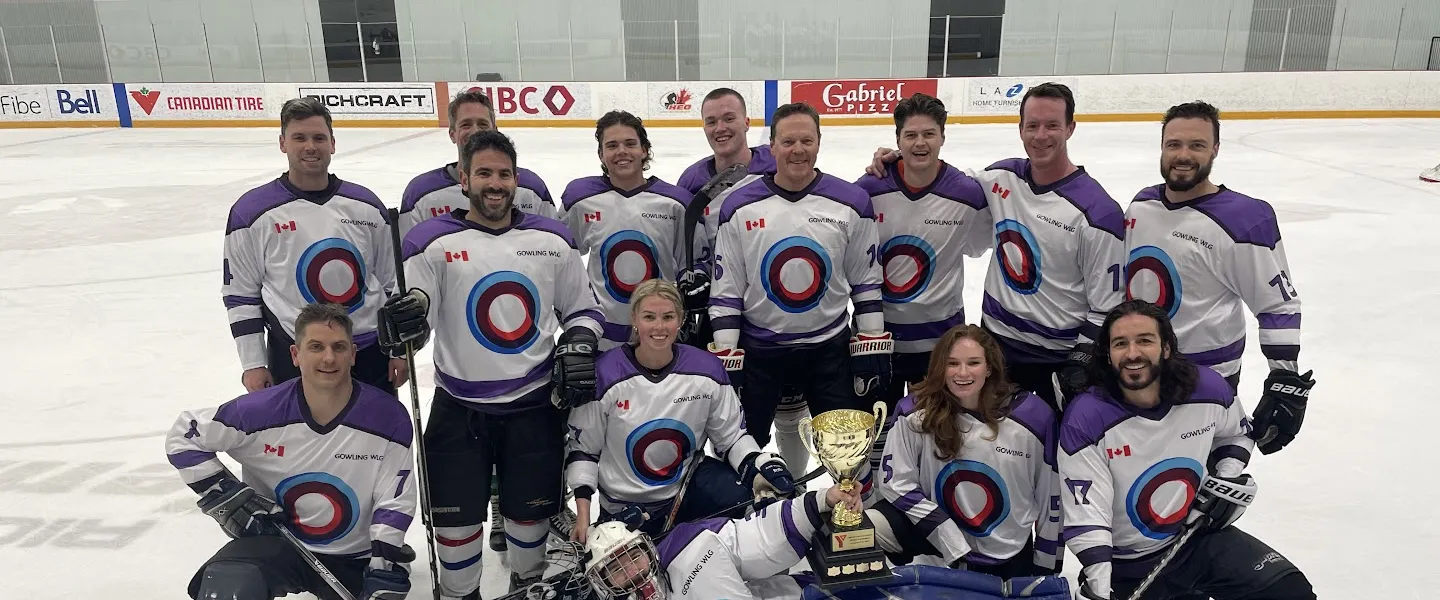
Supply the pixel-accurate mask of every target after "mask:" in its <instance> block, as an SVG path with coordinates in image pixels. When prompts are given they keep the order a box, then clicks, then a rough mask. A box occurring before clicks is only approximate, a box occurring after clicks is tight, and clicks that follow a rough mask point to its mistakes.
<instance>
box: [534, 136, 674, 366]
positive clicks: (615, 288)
mask: <svg viewBox="0 0 1440 600" xmlns="http://www.w3.org/2000/svg"><path fill="white" fill-rule="evenodd" d="M595 143H596V146H597V148H596V152H595V153H596V154H597V155H598V156H599V158H600V170H601V174H600V175H592V176H589V177H581V178H579V179H576V180H574V181H571V182H570V184H569V185H567V186H565V191H564V192H562V193H561V194H560V203H561V205H562V207H561V215H562V216H561V220H562V221H564V222H565V225H566V226H567V227H569V228H570V231H571V232H573V233H574V234H575V242H576V243H577V244H578V247H579V248H580V253H581V254H587V255H589V259H588V262H587V265H586V268H587V272H588V273H589V276H590V285H591V286H593V288H594V289H595V293H596V296H597V298H598V299H599V301H600V311H601V313H602V314H604V316H605V319H604V320H603V321H602V322H601V325H602V326H603V327H604V335H603V336H602V338H601V341H600V348H601V349H602V350H609V349H610V348H614V347H616V346H619V345H621V344H624V343H625V342H626V341H627V340H629V339H630V295H631V293H633V292H634V291H635V287H636V286H638V285H640V283H641V282H643V281H645V280H647V279H666V280H672V281H673V280H674V278H675V277H676V276H677V275H678V274H679V273H680V272H681V271H682V270H684V269H687V268H689V267H690V265H686V264H683V263H684V262H685V260H686V253H685V250H684V248H683V246H684V243H685V236H684V235H682V233H681V223H683V222H684V220H685V207H686V206H687V205H689V204H690V192H687V191H685V190H683V189H680V188H678V187H676V186H674V185H671V184H669V183H667V182H665V181H664V180H662V179H660V178H659V177H654V176H650V177H647V176H646V175H645V171H647V170H649V169H650V160H651V158H652V157H653V154H652V151H651V146H650V134H649V133H648V132H646V131H645V123H644V122H643V121H641V119H640V118H639V117H636V116H635V115H633V114H630V113H628V112H625V111H623V110H612V111H610V112H608V113H606V114H605V115H603V116H601V117H600V118H599V119H598V120H596V121H595ZM697 262H698V261H697Z"/></svg>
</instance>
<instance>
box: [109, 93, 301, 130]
mask: <svg viewBox="0 0 1440 600" xmlns="http://www.w3.org/2000/svg"><path fill="white" fill-rule="evenodd" d="M125 87H126V91H127V92H128V94H127V95H128V96H129V97H128V98H127V100H129V102H130V116H131V117H132V118H133V119H134V121H135V122H136V123H137V124H138V123H143V122H145V121H171V120H186V121H210V120H220V121H234V120H261V119H273V118H276V117H278V115H279V114H280V107H279V106H272V105H273V104H274V102H273V101H271V100H267V99H266V98H265V87H264V85H263V84H228V83H194V84H190V83H145V84H134V83H132V84H126V86H125ZM277 125H278V123H277Z"/></svg>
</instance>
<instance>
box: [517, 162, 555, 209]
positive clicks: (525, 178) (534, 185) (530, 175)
mask: <svg viewBox="0 0 1440 600" xmlns="http://www.w3.org/2000/svg"><path fill="white" fill-rule="evenodd" d="M515 181H516V183H517V184H518V185H519V186H520V187H523V188H525V189H527V190H530V191H532V192H535V195H536V196H539V197H540V199H541V200H544V201H546V202H549V203H551V204H554V203H555V199H554V198H551V197H550V188H549V187H548V186H546V185H545V180H544V179H541V178H540V176H539V175H536V174H535V172H534V171H531V170H530V169H526V168H523V167H522V168H517V169H515Z"/></svg>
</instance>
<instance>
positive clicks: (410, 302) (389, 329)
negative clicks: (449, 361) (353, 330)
mask: <svg viewBox="0 0 1440 600" xmlns="http://www.w3.org/2000/svg"><path fill="white" fill-rule="evenodd" d="M429 312H430V297H429V296H426V295H425V292H422V291H420V290H418V289H415V288H411V289H410V291H408V292H405V293H404V294H398V295H395V296H391V297H390V298H388V299H386V300H385V304H382V305H381V306H380V315H379V318H378V319H377V321H378V326H379V330H380V331H379V332H378V333H379V338H380V339H379V344H380V347H381V348H384V349H385V351H386V352H387V353H389V354H390V356H392V357H395V358H400V357H403V356H405V345H406V344H409V345H410V349H411V350H419V349H421V348H423V347H425V342H427V341H429V340H430V322H429V321H427V320H426V318H425V317H426V315H427V314H429Z"/></svg>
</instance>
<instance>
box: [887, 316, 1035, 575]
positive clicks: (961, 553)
mask: <svg viewBox="0 0 1440 600" xmlns="http://www.w3.org/2000/svg"><path fill="white" fill-rule="evenodd" d="M912 404H913V407H912V406H909V405H912ZM901 405H902V406H901V412H902V416H900V417H899V418H898V419H897V420H896V425H897V427H895V428H893V429H892V430H891V431H890V438H889V440H888V441H887V442H886V444H885V455H884V458H883V459H881V463H880V464H881V467H880V472H881V481H880V493H881V495H882V496H883V497H884V498H885V502H879V503H877V504H876V505H875V508H873V509H871V510H872V511H875V512H878V513H879V516H881V517H882V518H883V519H884V520H885V522H886V523H888V525H889V528H890V530H891V531H892V532H893V534H894V535H893V536H885V535H882V536H881V538H882V539H881V545H882V547H885V549H886V550H887V551H891V550H892V548H894V547H895V546H898V549H899V550H900V551H899V552H893V554H895V555H899V556H898V557H896V558H895V560H896V562H909V559H910V558H911V557H913V556H915V555H917V554H936V555H940V556H942V557H944V558H945V560H946V562H949V563H951V564H954V563H957V562H960V561H964V562H965V564H966V565H968V568H969V570H971V571H979V572H982V573H988V574H991V575H996V576H999V577H1002V578H1005V579H1009V578H1011V577H1027V576H1036V575H1047V574H1051V573H1055V572H1058V571H1059V552H1058V551H1059V546H1060V537H1059V533H1060V514H1059V503H1060V498H1059V497H1058V495H1057V494H1058V492H1059V481H1058V477H1057V474H1056V471H1055V460H1054V455H1053V454H1052V452H1051V451H1052V450H1053V448H1054V435H1055V433H1054V431H1055V411H1054V410H1053V409H1051V408H1050V405H1049V404H1046V403H1045V401H1044V400H1042V399H1041V398H1040V397H1039V396H1036V395H1035V394H1032V393H1030V392H1026V391H1023V390H1018V389H1016V388H1015V387H1014V386H1013V385H1011V384H1010V382H1009V381H1007V380H1006V379H1005V359H1004V355H1003V353H1002V351H1001V350H1000V344H999V343H998V342H996V341H995V339H994V338H993V337H991V336H990V334H988V333H986V332H985V330H983V329H981V328H979V327H976V326H974V325H961V326H959V327H955V328H952V329H950V331H947V332H946V333H945V334H944V335H942V336H941V337H940V340H939V342H937V344H936V346H935V351H934V352H933V353H932V354H931V358H930V370H929V372H928V373H927V374H926V375H925V379H923V380H922V381H921V382H920V385H919V386H918V387H917V389H916V390H915V393H914V394H913V395H911V396H909V397H906V398H904V399H902V400H901ZM912 408H913V410H911V409H912ZM906 413H908V414H906ZM970 486H975V487H979V488H981V489H982V490H983V492H981V493H980V494H968V493H966V491H967V490H966V489H965V488H966V487H970ZM875 512H872V513H871V516H872V520H873V519H874V517H875V516H876V515H875ZM877 522H878V521H877ZM885 537H892V539H893V543H886V542H887V540H885V539H884V538H885ZM886 546H890V547H886Z"/></svg>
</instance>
